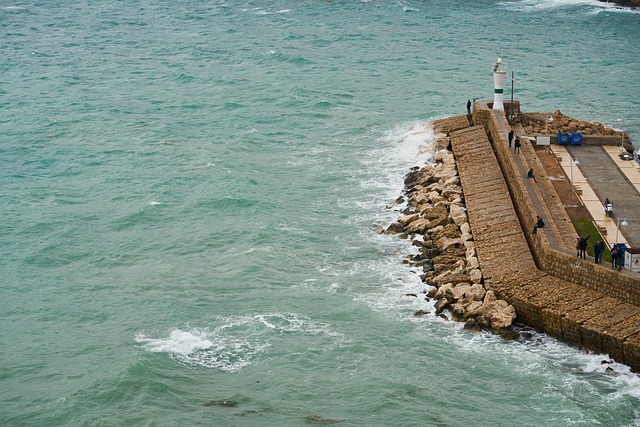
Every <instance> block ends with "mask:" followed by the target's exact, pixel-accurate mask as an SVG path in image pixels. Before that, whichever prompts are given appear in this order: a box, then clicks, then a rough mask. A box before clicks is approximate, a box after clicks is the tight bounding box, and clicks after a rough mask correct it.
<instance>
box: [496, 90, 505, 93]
mask: <svg viewBox="0 0 640 427" xmlns="http://www.w3.org/2000/svg"><path fill="white" fill-rule="evenodd" d="M502 92H504V89H495V90H494V93H502Z"/></svg>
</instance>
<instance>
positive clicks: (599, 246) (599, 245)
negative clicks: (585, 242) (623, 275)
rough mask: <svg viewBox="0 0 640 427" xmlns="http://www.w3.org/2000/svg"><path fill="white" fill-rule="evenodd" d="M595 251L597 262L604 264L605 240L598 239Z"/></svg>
mask: <svg viewBox="0 0 640 427" xmlns="http://www.w3.org/2000/svg"><path fill="white" fill-rule="evenodd" d="M593 253H594V257H595V262H596V264H602V254H603V253H604V242H603V241H602V240H598V241H597V242H596V244H595V245H593Z"/></svg>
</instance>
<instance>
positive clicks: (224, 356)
mask: <svg viewBox="0 0 640 427" xmlns="http://www.w3.org/2000/svg"><path fill="white" fill-rule="evenodd" d="M205 323H206V324H207V326H204V327H191V326H186V327H184V328H173V329H172V330H171V331H170V332H169V335H168V336H166V337H160V338H156V337H152V336H150V335H148V334H146V333H144V332H139V333H138V334H136V336H135V341H136V342H137V343H138V344H140V345H141V347H142V348H143V349H145V350H147V351H150V352H152V353H167V354H169V355H170V356H171V357H172V358H173V359H174V360H176V361H177V362H179V363H181V364H183V365H186V366H191V367H200V368H214V369H220V370H222V371H225V372H236V371H239V370H240V369H242V368H243V367H245V366H247V365H249V364H251V363H254V362H255V361H256V360H259V358H260V357H261V355H263V354H264V353H265V352H266V351H267V350H268V349H270V348H271V347H272V345H273V343H272V341H273V340H274V338H275V337H281V336H283V335H285V336H286V335H291V336H293V337H294V338H293V339H294V340H295V337H296V336H309V335H311V336H317V335H323V336H326V337H329V338H330V339H332V338H335V337H339V336H340V334H337V333H334V332H333V331H331V328H330V326H329V325H328V324H325V323H322V322H316V321H313V320H312V319H310V318H308V317H306V316H304V315H301V314H297V313H266V314H256V315H252V316H230V317H224V316H215V317H213V318H211V319H208V320H207V321H205Z"/></svg>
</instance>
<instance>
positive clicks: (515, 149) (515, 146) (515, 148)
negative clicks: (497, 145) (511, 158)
mask: <svg viewBox="0 0 640 427" xmlns="http://www.w3.org/2000/svg"><path fill="white" fill-rule="evenodd" d="M520 145H521V144H520V137H519V136H516V141H515V142H514V143H513V152H514V153H516V152H518V153H519V152H520Z"/></svg>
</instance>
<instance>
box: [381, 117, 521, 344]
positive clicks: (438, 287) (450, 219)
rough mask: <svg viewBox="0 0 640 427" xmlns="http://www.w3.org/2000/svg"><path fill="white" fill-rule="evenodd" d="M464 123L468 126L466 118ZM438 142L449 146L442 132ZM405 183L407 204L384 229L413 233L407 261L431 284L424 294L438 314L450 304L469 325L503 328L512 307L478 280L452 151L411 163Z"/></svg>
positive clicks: (509, 319) (509, 320)
mask: <svg viewBox="0 0 640 427" xmlns="http://www.w3.org/2000/svg"><path fill="white" fill-rule="evenodd" d="M462 124H463V125H465V126H468V122H467V121H466V120H464V122H462ZM437 144H439V145H440V146H441V148H442V147H444V146H447V145H448V144H449V140H448V137H446V136H444V135H443V136H442V138H440V139H439V140H438V143H437ZM404 183H405V197H406V200H405V199H404V198H403V202H404V201H406V204H407V207H406V209H405V210H404V212H403V216H401V217H400V218H399V219H398V221H397V222H395V223H393V224H391V225H390V226H389V227H388V228H387V230H386V232H387V233H391V234H401V235H402V236H403V237H407V238H411V239H412V241H413V244H414V245H415V246H417V247H418V254H417V255H414V256H411V257H410V258H409V262H410V263H411V264H412V265H413V266H414V267H420V268H422V269H423V275H422V279H423V281H424V282H425V283H426V284H428V285H431V286H433V288H432V289H431V290H430V291H429V292H428V294H427V297H426V298H427V299H430V298H435V299H436V300H437V301H436V304H435V308H436V314H437V315H440V316H443V317H446V314H445V313H446V311H447V310H448V312H449V313H450V314H451V317H452V318H453V319H454V320H459V321H465V322H466V323H465V328H467V329H474V330H481V329H491V330H496V331H504V330H505V329H506V328H507V327H509V326H510V325H511V324H512V322H513V321H514V320H515V318H516V311H515V308H514V307H513V306H512V305H510V304H509V303H507V302H506V301H504V300H500V299H498V298H497V297H496V295H495V293H494V292H493V291H491V290H489V291H487V290H486V289H485V288H484V286H483V284H482V283H483V277H482V272H481V271H480V269H479V262H478V258H477V256H476V252H475V246H474V241H473V236H472V234H471V227H470V225H469V222H468V219H467V213H466V208H465V206H464V195H463V192H462V187H460V180H459V177H458V173H457V169H456V162H455V159H454V156H453V153H451V152H450V151H447V150H446V149H443V150H440V151H438V152H437V153H436V155H435V165H434V166H431V165H428V166H425V167H423V168H421V169H419V168H415V169H414V170H412V171H411V172H410V173H409V174H407V175H406V177H405V182H404ZM411 296H414V297H417V295H411ZM422 314H425V313H424V312H423V311H419V312H416V315H422Z"/></svg>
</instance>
